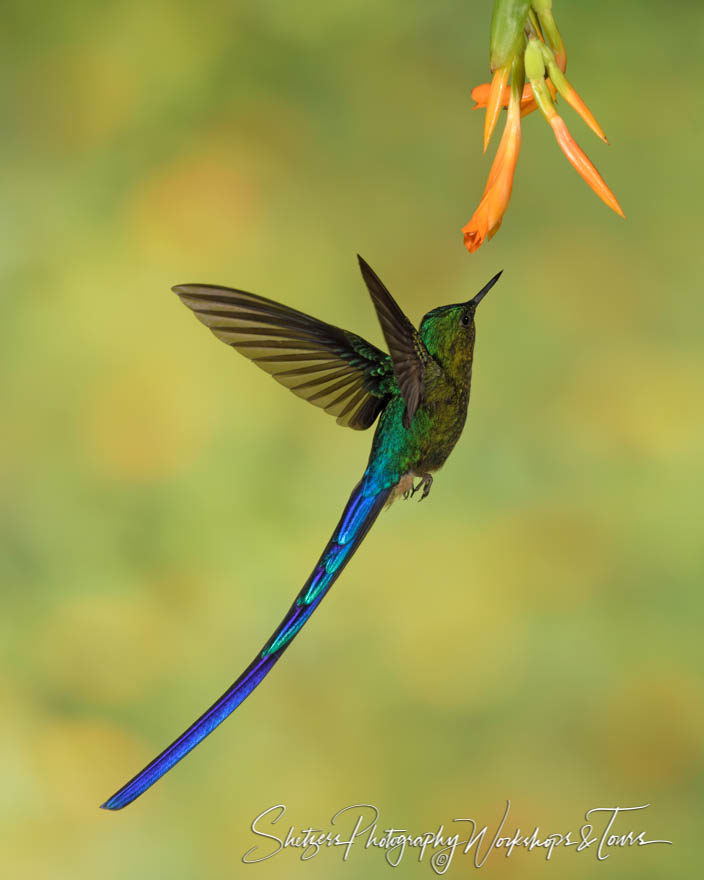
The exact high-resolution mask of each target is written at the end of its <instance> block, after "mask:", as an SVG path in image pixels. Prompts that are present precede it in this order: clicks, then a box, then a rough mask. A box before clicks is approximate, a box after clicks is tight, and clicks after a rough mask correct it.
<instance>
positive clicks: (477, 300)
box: [467, 269, 504, 309]
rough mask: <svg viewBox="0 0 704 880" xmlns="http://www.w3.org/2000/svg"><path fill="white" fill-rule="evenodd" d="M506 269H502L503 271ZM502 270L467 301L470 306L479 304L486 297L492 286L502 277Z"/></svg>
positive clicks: (474, 306)
mask: <svg viewBox="0 0 704 880" xmlns="http://www.w3.org/2000/svg"><path fill="white" fill-rule="evenodd" d="M503 271H504V270H503V269H502V270H501V272H503ZM501 272H497V273H496V275H494V277H493V278H492V279H491V281H489V282H488V283H487V284H485V285H484V287H482V289H481V290H480V291H479V293H478V294H477V295H476V296H473V297H472V299H470V301H469V302H468V303H467V305H468V306H471V307H472V308H473V309H476V307H477V306H478V305H479V303H480V302H481V301H482V300H483V299H484V297H485V296H486V295H487V293H489V291H490V290H491V288H492V287H493V286H494V285H495V284H496V282H497V281H498V280H499V278H501Z"/></svg>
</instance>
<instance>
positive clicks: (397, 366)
mask: <svg viewBox="0 0 704 880" xmlns="http://www.w3.org/2000/svg"><path fill="white" fill-rule="evenodd" d="M357 259H358V260H359V267H360V269H361V270H362V277H363V278H364V282H365V284H366V285H367V288H368V290H369V294H370V296H371V298H372V302H373V303H374V307H375V309H376V313H377V315H378V317H379V323H380V324H381V329H382V330H383V331H384V338H385V339H386V344H387V345H388V346H389V351H390V352H391V361H392V363H393V367H394V373H395V374H396V379H397V381H398V384H399V387H400V389H401V394H403V399H404V400H405V401H406V412H405V413H404V417H403V423H404V425H405V427H406V428H409V427H410V425H411V422H412V421H413V416H414V415H415V412H416V410H417V409H418V406H419V404H420V402H421V400H422V398H423V390H424V385H425V378H426V374H427V371H428V370H434V369H438V367H437V364H436V362H435V361H434V360H433V358H432V357H431V355H430V354H429V353H428V350H427V348H426V347H425V344H424V342H423V340H422V339H421V338H420V334H419V333H418V331H417V330H416V328H415V327H414V326H413V324H411V322H410V321H409V320H408V318H407V317H406V316H405V315H404V314H403V312H402V311H401V309H400V308H399V306H398V304H397V302H396V300H395V299H394V298H393V297H392V296H391V294H390V293H389V291H388V290H387V289H386V287H385V286H384V284H383V282H382V281H381V279H380V278H379V276H378V275H377V274H376V272H374V270H373V269H372V268H371V266H369V264H368V263H366V262H365V260H363V259H362V257H360V256H359V254H357Z"/></svg>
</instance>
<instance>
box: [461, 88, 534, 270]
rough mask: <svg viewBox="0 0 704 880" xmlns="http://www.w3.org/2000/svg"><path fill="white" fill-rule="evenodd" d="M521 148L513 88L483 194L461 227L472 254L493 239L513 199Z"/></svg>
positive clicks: (517, 101)
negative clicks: (501, 133)
mask: <svg viewBox="0 0 704 880" xmlns="http://www.w3.org/2000/svg"><path fill="white" fill-rule="evenodd" d="M520 148H521V102H520V97H519V92H518V90H517V89H514V90H512V92H511V97H510V100H509V105H508V117H507V119H506V127H505V128H504V133H503V135H502V136H501V143H500V144H499V149H498V150H497V151H496V156H495V157H494V161H493V163H492V165H491V170H490V171H489V179H488V180H487V182H486V186H485V188H484V194H483V195H482V199H481V201H480V202H479V207H478V208H477V210H476V211H475V212H474V214H473V215H472V219H471V220H470V221H469V223H467V225H466V226H465V227H464V228H463V229H462V233H463V234H464V243H465V245H466V247H467V250H469V252H470V253H474V251H476V250H477V248H479V247H480V246H481V244H482V242H483V241H484V239H485V238H492V237H493V236H494V235H495V234H496V233H497V232H498V230H499V227H500V226H501V222H502V220H503V217H504V214H505V212H506V208H507V207H508V203H509V200H510V198H511V189H512V188H513V174H514V171H515V170H516V163H517V162H518V152H519V150H520Z"/></svg>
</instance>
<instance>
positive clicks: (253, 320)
mask: <svg viewBox="0 0 704 880" xmlns="http://www.w3.org/2000/svg"><path fill="white" fill-rule="evenodd" d="M173 289H174V292H175V293H177V294H178V296H179V297H180V299H181V302H183V303H184V304H185V305H187V306H188V308H189V309H191V311H192V312H193V313H194V314H195V316H196V317H197V318H198V320H199V321H201V322H202V323H203V324H205V326H206V327H209V328H210V330H211V331H212V332H213V333H214V334H215V336H217V337H218V339H221V340H222V341H223V342H225V343H226V344H227V345H230V346H231V347H232V348H234V349H236V350H237V351H239V352H240V353H241V354H243V355H244V356H245V357H247V358H249V359H250V360H251V361H253V362H254V363H255V364H256V365H257V366H258V367H260V368H261V369H262V370H265V371H266V372H267V373H269V374H270V375H271V376H273V377H274V379H276V381H277V382H279V383H280V384H281V385H284V386H285V387H286V388H288V389H289V390H290V391H292V392H293V393H294V394H296V395H297V396H298V397H301V398H303V399H304V400H307V401H309V402H310V403H312V404H314V405H315V406H319V407H321V408H322V409H324V410H325V411H326V412H329V413H330V414H331V415H333V416H335V417H336V418H337V422H338V424H340V425H344V426H345V427H350V428H355V429H357V430H362V429H364V428H368V427H369V426H370V425H372V424H373V422H374V420H375V419H376V417H377V416H378V415H379V413H380V412H381V410H382V409H383V408H384V406H385V405H386V403H387V401H388V398H389V395H390V393H391V390H392V384H394V372H393V366H392V363H391V359H390V358H389V356H388V355H387V354H385V353H384V352H383V351H380V349H378V348H376V347H375V346H373V345H371V344H370V343H368V342H365V340H363V339H362V338H361V337H359V336H356V335H355V334H354V333H349V332H347V331H346V330H341V329H340V328H339V327H334V326H333V325H332V324H326V323H325V322H323V321H318V320H317V319H316V318H312V317H310V316H309V315H306V314H304V313H303V312H299V311H297V310H296V309H291V308H289V307H287V306H283V305H280V304H279V303H276V302H274V301H273V300H270V299H266V298H265V297H261V296H257V295H256V294H253V293H247V292H246V291H243V290H235V289H232V288H228V287H216V286H214V285H208V284H182V285H179V286H177V287H174V288H173Z"/></svg>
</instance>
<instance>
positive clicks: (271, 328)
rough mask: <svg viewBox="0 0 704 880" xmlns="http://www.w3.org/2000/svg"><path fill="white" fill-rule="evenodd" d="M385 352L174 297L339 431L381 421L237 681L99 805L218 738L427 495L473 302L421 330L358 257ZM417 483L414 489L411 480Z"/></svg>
mask: <svg viewBox="0 0 704 880" xmlns="http://www.w3.org/2000/svg"><path fill="white" fill-rule="evenodd" d="M358 260H359V266H360V269H361V272H362V277H363V279H364V281H365V284H366V286H367V289H368V291H369V294H370V296H371V299H372V303H373V304H374V308H375V309H376V314H377V317H378V319H379V323H380V324H381V329H382V332H383V335H384V338H385V340H386V344H387V345H388V348H389V353H388V354H386V352H384V351H381V349H379V348H377V347H376V346H374V345H372V344H371V343H369V342H366V341H365V340H364V339H362V337H361V336H357V335H356V334H355V333H350V332H349V331H347V330H341V329H340V328H339V327H335V326H333V325H332V324H326V323H324V322H323V321H319V320H317V319H316V318H312V317H310V316H309V315H306V314H304V313H303V312H299V311H297V310H296V309H292V308H289V307H288V306H284V305H280V304H279V303H277V302H274V301H273V300H270V299H265V298H264V297H262V296H257V295H256V294H253V293H247V292H245V291H243V290H236V289H233V288H229V287H218V286H216V285H211V284H179V285H177V286H176V287H174V288H173V291H174V292H175V293H176V294H177V295H178V296H179V298H180V300H181V302H182V303H184V305H186V306H188V308H189V309H191V311H192V312H193V313H194V315H195V316H196V317H197V318H198V320H199V321H201V323H203V324H205V326H206V327H209V328H210V330H211V331H212V332H213V333H214V334H215V336H217V338H218V339H221V340H222V341H223V342H225V343H226V344H227V345H229V346H231V347H232V348H234V349H235V350H236V351H239V352H240V353H241V354H243V355H245V357H247V358H249V359H250V360H251V361H253V362H254V363H255V364H256V365H257V366H258V367H261V368H262V369H263V370H266V372H267V373H269V374H270V375H271V376H273V377H274V379H276V381H277V382H280V383H281V384H282V385H284V386H285V387H286V388H288V389H290V390H291V391H293V393H294V394H296V395H297V396H298V397H302V398H303V399H304V400H307V401H309V402H310V403H312V404H315V406H318V407H320V408H321V409H324V410H325V412H327V413H330V415H333V416H335V417H336V419H337V423H338V424H339V425H343V426H344V427H348V428H353V429H355V430H358V431H363V430H365V429H366V428H369V427H371V425H373V424H374V422H375V421H376V419H377V417H378V418H379V422H378V425H377V428H376V431H375V433H374V439H373V441H372V449H371V453H370V456H369V462H368V464H367V467H366V470H365V471H364V474H363V475H362V478H361V480H360V481H359V482H358V483H357V485H356V486H355V488H354V489H353V490H352V494H351V495H350V497H349V500H348V502H347V504H346V506H345V509H344V511H343V513H342V516H341V518H340V521H339V522H338V524H337V526H336V527H335V531H334V532H333V533H332V537H331V538H330V540H329V541H328V544H327V546H326V547H325V549H324V550H323V553H322V555H321V557H320V559H319V560H318V562H317V563H316V565H315V568H314V569H313V571H312V572H311V574H310V577H309V578H308V580H307V581H306V582H305V584H304V585H303V587H302V589H301V591H300V592H299V593H298V596H297V597H296V599H295V601H294V603H293V605H291V607H290V609H289V610H288V612H287V614H286V616H285V617H284V618H283V620H282V621H281V623H280V624H279V625H278V626H277V627H276V629H275V630H274V632H273V633H272V635H271V636H270V637H269V640H268V641H267V642H266V644H265V645H264V647H263V648H262V649H261V651H260V652H259V653H258V654H257V656H256V657H255V658H254V660H253V661H252V662H251V663H250V665H249V666H248V667H247V668H246V669H245V670H244V672H243V673H242V674H241V675H240V677H239V678H238V679H237V680H236V681H235V682H234V684H233V685H232V686H231V687H230V688H228V690H227V691H225V693H224V694H223V695H222V696H221V697H219V699H217V700H216V701H215V702H214V703H213V705H212V706H210V708H209V709H207V710H206V711H205V712H204V713H203V714H202V715H201V716H200V718H198V719H197V720H196V721H195V722H194V723H193V724H192V725H191V726H190V727H189V728H188V729H187V730H186V731H184V733H182V734H181V736H179V737H178V739H176V740H174V742H172V743H171V745H170V746H168V747H167V748H166V749H164V751H163V752H161V754H159V755H158V756H157V757H156V758H154V760H153V761H152V762H151V763H150V764H148V765H147V766H146V767H145V768H144V769H143V770H141V771H140V772H139V773H138V774H137V775H136V776H135V777H134V778H133V779H131V780H130V781H129V782H127V783H126V784H125V785H124V786H123V787H122V788H121V789H119V791H117V792H115V794H113V795H112V797H110V798H109V799H108V800H107V801H105V803H104V804H102V805H101V806H102V807H103V808H104V809H107V810H121V809H122V808H123V807H126V806H127V805H128V804H130V803H132V801H134V800H135V799H136V798H138V797H139V796H140V795H141V794H143V793H144V792H145V791H146V790H147V789H148V788H149V787H150V786H152V785H154V783H155V782H157V780H159V779H160V778H161V777H162V776H163V775H164V774H165V773H166V772H167V771H168V770H170V769H171V768H172V767H173V766H174V765H175V764H177V763H178V762H179V761H180V760H181V759H182V758H183V757H185V756H186V755H187V754H188V753H189V752H190V751H191V750H192V749H194V748H195V747H196V746H197V745H198V744H199V743H200V742H201V741H202V740H203V739H204V738H205V737H206V736H208V734H209V733H212V731H213V730H215V728H216V727H218V725H220V724H221V723H222V722H223V721H224V720H225V719H226V718H227V717H228V716H229V715H230V714H231V713H232V712H233V711H234V710H235V709H236V708H237V707H238V706H239V705H240V703H242V702H243V701H244V700H245V699H246V698H247V697H248V696H249V694H251V693H252V691H253V690H254V689H255V688H256V687H257V685H258V684H260V682H261V681H262V680H263V679H264V678H265V677H266V676H267V675H268V674H269V672H270V671H271V669H272V667H273V666H274V664H275V663H276V662H277V661H278V660H279V658H280V657H281V655H282V654H283V653H284V651H285V650H286V648H288V646H289V645H290V644H291V642H292V641H293V639H294V638H295V637H296V635H297V634H298V633H299V632H300V630H301V629H302V628H303V626H304V625H305V623H306V622H307V621H308V619H309V618H310V616H311V615H312V614H313V612H314V611H315V609H316V608H317V607H318V605H320V603H321V602H322V600H323V598H324V597H325V595H326V594H327V592H328V590H329V589H330V587H331V586H332V585H333V583H334V582H335V581H336V580H337V578H338V577H339V575H340V574H341V572H342V570H343V568H344V567H345V565H346V564H347V563H348V562H349V560H350V559H351V558H352V556H353V554H354V553H355V551H356V550H357V548H358V547H359V545H360V544H361V543H362V541H363V539H364V537H365V536H366V534H367V532H368V531H369V529H370V528H371V526H372V524H373V523H374V521H375V520H376V518H377V516H378V515H379V513H380V511H381V510H382V508H383V507H385V506H386V505H388V504H391V502H393V501H394V500H395V499H396V498H398V497H399V496H403V497H404V498H409V497H411V496H413V495H415V494H416V492H420V493H421V494H420V500H421V501H422V500H423V499H424V498H426V497H427V496H428V493H429V492H430V487H431V485H432V483H433V476H432V475H433V473H434V472H435V471H437V470H438V468H440V467H442V465H443V464H444V462H445V460H446V459H447V457H448V455H449V454H450V452H452V449H453V448H454V446H455V444H456V443H457V441H458V439H459V437H460V434H461V433H462V429H463V428H464V424H465V421H466V419H467V407H468V405H469V391H470V384H471V379H472V361H473V358H474V340H475V313H476V310H477V306H478V305H479V303H480V302H481V301H482V299H483V298H484V297H485V296H486V294H487V293H488V292H489V290H491V288H492V287H493V286H494V284H496V282H497V281H498V280H499V277H500V276H501V272H499V273H497V274H496V275H494V277H493V278H492V279H491V281H489V282H488V283H487V284H486V285H485V286H484V287H483V288H482V289H481V290H480V291H479V293H477V294H476V295H475V296H474V297H473V298H472V299H470V300H468V301H467V302H463V303H457V304H455V305H448V306H441V307H439V308H435V309H433V310H432V311H430V312H428V313H427V315H425V317H424V318H423V320H422V321H421V323H420V328H419V329H418V330H416V328H415V327H414V326H413V324H412V323H411V322H410V320H409V319H408V318H407V317H406V315H404V313H403V312H402V311H401V309H400V307H399V306H398V304H397V303H396V301H395V300H394V298H393V297H392V296H391V294H390V293H389V291H388V290H387V289H386V287H385V286H384V284H383V283H382V282H381V280H380V279H379V277H378V276H377V274H376V273H375V272H374V271H373V270H372V269H371V267H370V266H369V265H368V264H367V263H366V262H365V261H364V260H363V259H362V257H360V256H359V255H358ZM416 481H417V482H416Z"/></svg>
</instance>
